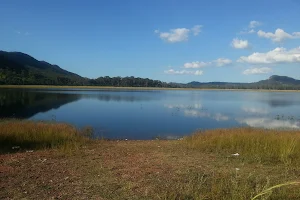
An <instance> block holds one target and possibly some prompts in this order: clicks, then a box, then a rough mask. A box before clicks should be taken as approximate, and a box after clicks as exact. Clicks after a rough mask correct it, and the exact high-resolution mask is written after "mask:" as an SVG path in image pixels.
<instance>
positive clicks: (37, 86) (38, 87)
mask: <svg viewBox="0 0 300 200" xmlns="http://www.w3.org/2000/svg"><path fill="white" fill-rule="evenodd" d="M0 89H65V90H76V89H80V90H84V89H90V90H186V91H187V90H196V91H197V90H199V91H246V92H300V90H273V89H272V90H267V89H218V88H158V87H114V86H56V85H0Z"/></svg>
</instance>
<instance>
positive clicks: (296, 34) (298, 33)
mask: <svg viewBox="0 0 300 200" xmlns="http://www.w3.org/2000/svg"><path fill="white" fill-rule="evenodd" d="M292 34H293V35H294V36H295V37H299V38H300V32H294V33H292Z"/></svg>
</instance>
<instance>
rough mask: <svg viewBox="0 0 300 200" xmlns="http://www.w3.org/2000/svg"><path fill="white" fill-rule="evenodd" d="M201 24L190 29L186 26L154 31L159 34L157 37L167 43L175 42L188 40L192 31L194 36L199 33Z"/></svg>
mask: <svg viewBox="0 0 300 200" xmlns="http://www.w3.org/2000/svg"><path fill="white" fill-rule="evenodd" d="M202 27H203V26H202V25H195V26H193V27H192V28H191V29H188V28H176V29H170V30H169V31H168V32H161V31H159V30H155V31H154V33H155V34H158V35H159V38H160V39H162V40H164V41H166V42H168V43H177V42H184V41H188V39H189V36H190V33H191V32H192V33H193V35H194V36H197V35H199V33H200V32H201V28H202Z"/></svg>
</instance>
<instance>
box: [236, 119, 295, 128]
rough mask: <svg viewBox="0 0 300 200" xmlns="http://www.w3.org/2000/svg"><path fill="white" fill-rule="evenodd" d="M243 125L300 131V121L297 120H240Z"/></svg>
mask: <svg viewBox="0 0 300 200" xmlns="http://www.w3.org/2000/svg"><path fill="white" fill-rule="evenodd" d="M237 121H239V122H240V123H241V124H247V125H248V126H250V127H255V128H268V129H281V128H283V129H299V128H300V121H295V120H278V119H270V118H265V117H260V118H259V117H258V118H245V119H238V120H237Z"/></svg>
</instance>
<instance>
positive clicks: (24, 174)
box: [0, 121, 300, 200]
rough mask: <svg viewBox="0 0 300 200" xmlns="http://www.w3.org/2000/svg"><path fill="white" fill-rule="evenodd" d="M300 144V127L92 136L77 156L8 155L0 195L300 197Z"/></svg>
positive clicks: (53, 152) (215, 199) (0, 170)
mask: <svg viewBox="0 0 300 200" xmlns="http://www.w3.org/2000/svg"><path fill="white" fill-rule="evenodd" d="M2 123H8V122H2ZM2 123H0V127H1V125H2ZM14 123H24V124H22V127H26V124H27V123H29V124H30V126H29V127H31V128H34V127H38V126H41V127H42V126H45V127H47V128H46V129H47V130H49V129H53V130H55V131H54V132H59V133H64V134H67V135H68V134H69V133H72V134H71V135H78V134H79V133H78V132H80V131H78V130H76V129H75V128H74V127H72V126H69V125H64V124H53V123H41V124H42V125H41V124H39V123H40V122H30V121H29V122H28V121H17V122H14ZM20 125H21V124H20ZM5 126H7V125H5ZM10 127H12V125H11V126H10ZM49 127H51V128H49ZM54 127H55V128H54ZM58 127H61V128H58ZM36 129H39V130H43V129H44V128H36ZM1 130H3V129H1ZM16 130H17V129H16ZM19 130H20V127H19ZM63 130H68V132H66V131H63ZM8 131H10V130H8ZM15 137H18V136H17V135H16V136H15ZM76 137H77V136H76ZM80 137H81V136H80ZM63 138H65V137H63ZM71 138H72V137H71ZM67 140H68V139H67ZM71 141H72V140H71ZM76 144H78V143H76ZM299 145H300V143H299V131H285V130H276V131H271V130H264V129H250V128H236V129H218V130H211V131H205V132H199V133H196V134H194V135H192V136H189V137H186V138H184V139H183V140H151V141H130V140H128V141H121V140H115V141H105V140H98V141H95V142H91V141H90V142H86V143H80V145H79V146H78V150H77V151H74V152H73V153H72V154H62V153H59V152H60V151H59V150H57V148H49V149H42V150H37V151H34V152H30V153H29V152H21V153H20V152H19V153H9V154H2V155H0V188H1V190H0V199H52V198H53V199H158V200H160V199H176V200H181V199H187V200H189V199H195V200H196V199H199V200H210V199H212V200H227V199H230V200H241V199H249V200H251V199H255V200H258V199H259V200H263V199H268V200H274V199H289V200H293V199H300V186H299V177H300V165H299V159H300V157H299V154H300V151H299ZM233 153H239V154H240V155H239V156H232V155H231V154H233ZM266 153H267V155H265V154H266ZM253 154H255V156H253ZM268 156H270V157H271V158H269V157H268Z"/></svg>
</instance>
